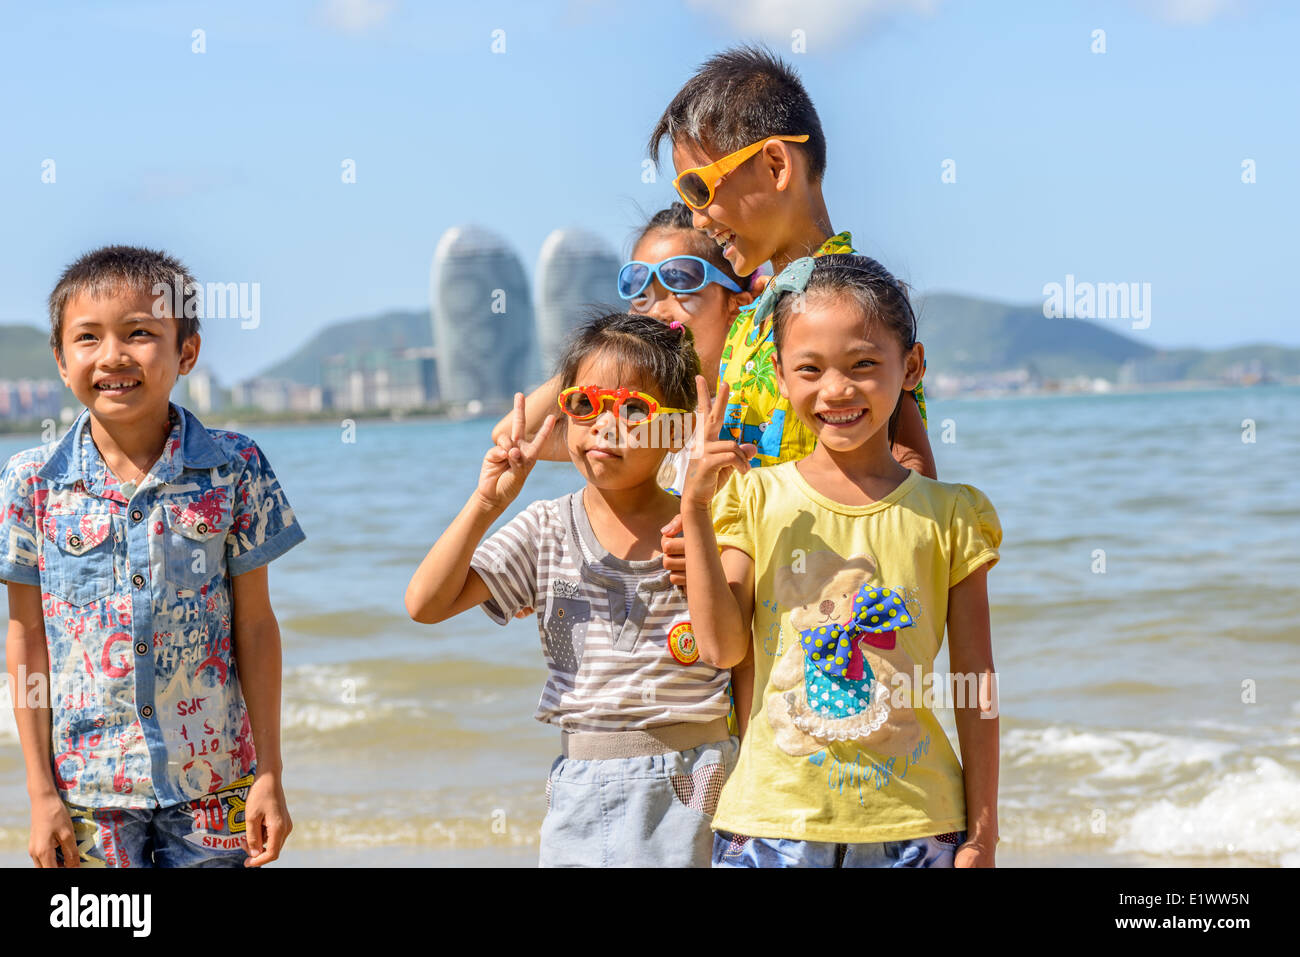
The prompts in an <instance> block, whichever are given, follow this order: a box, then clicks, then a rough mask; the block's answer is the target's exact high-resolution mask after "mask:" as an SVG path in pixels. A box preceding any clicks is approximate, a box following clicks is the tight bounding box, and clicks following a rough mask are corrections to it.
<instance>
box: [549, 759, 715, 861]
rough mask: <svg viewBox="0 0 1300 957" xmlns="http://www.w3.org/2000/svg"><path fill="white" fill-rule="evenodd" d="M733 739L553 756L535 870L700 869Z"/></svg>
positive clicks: (705, 857)
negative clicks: (629, 752)
mask: <svg viewBox="0 0 1300 957" xmlns="http://www.w3.org/2000/svg"><path fill="white" fill-rule="evenodd" d="M739 752H740V740H739V739H738V738H736V737H734V736H733V737H731V738H729V739H727V740H725V741H717V742H714V743H712V744H705V745H702V746H700V747H698V748H692V749H691V750H689V751H670V752H668V753H667V754H656V755H652V756H648V757H637V758H605V759H601V760H590V761H584V760H578V759H576V758H565V757H559V758H556V759H555V763H554V764H553V765H551V773H550V776H549V777H548V778H547V780H546V818H545V820H543V821H542V838H541V854H540V860H539V862H538V863H539V866H541V867H708V866H709V864H710V857H711V854H712V849H713V830H712V828H711V827H710V824H711V822H712V820H713V812H714V810H715V809H716V808H717V806H718V795H719V794H720V793H721V792H722V785H723V783H724V782H725V781H726V780H727V776H728V775H729V774H731V771H732V769H733V768H734V767H735V766H736V756H737V755H738V754H739Z"/></svg>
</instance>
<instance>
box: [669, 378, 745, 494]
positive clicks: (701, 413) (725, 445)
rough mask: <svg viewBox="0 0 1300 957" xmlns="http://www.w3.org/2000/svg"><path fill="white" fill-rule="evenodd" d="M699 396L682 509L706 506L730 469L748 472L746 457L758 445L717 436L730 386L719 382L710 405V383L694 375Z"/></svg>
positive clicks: (725, 408) (724, 415)
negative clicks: (715, 395) (715, 394)
mask: <svg viewBox="0 0 1300 957" xmlns="http://www.w3.org/2000/svg"><path fill="white" fill-rule="evenodd" d="M695 388H696V389H697V390H698V393H699V399H698V401H697V402H696V404H695V443H694V445H693V447H692V448H691V463H690V466H689V467H688V468H687V470H686V482H685V487H684V488H683V489H682V508H687V507H692V506H693V507H696V508H705V509H707V508H708V507H709V503H710V502H711V501H713V496H714V494H715V493H716V492H717V491H718V488H719V486H721V485H722V483H723V482H725V481H726V479H727V476H728V475H729V474H730V473H731V470H732V469H740V471H741V472H748V471H749V469H750V464H749V460H750V459H751V458H753V456H754V453H755V452H757V451H758V446H756V445H753V444H752V443H749V442H746V443H745V444H744V445H739V444H737V443H736V442H735V441H734V440H732V439H719V438H717V436H718V434H719V433H720V432H721V431H722V421H723V419H724V418H725V417H726V412H727V395H728V393H729V392H730V389H729V388H728V386H727V383H725V382H724V383H722V385H721V387H720V388H719V389H718V396H717V398H715V399H714V400H713V405H712V407H710V405H709V384H708V382H706V381H705V379H704V376H702V375H700V376H696V377H695Z"/></svg>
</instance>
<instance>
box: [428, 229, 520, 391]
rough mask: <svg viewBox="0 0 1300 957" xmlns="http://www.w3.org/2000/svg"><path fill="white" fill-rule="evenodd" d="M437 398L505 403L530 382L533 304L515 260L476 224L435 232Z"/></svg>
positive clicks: (432, 292) (496, 238)
mask: <svg viewBox="0 0 1300 957" xmlns="http://www.w3.org/2000/svg"><path fill="white" fill-rule="evenodd" d="M429 299H430V302H431V303H432V310H433V341H434V342H436V343H437V344H438V345H437V348H438V388H439V392H440V393H441V396H442V398H443V399H444V400H446V401H450V402H469V401H472V400H474V399H482V400H489V401H491V400H500V399H509V398H510V397H511V396H513V395H514V393H515V392H517V391H521V390H525V389H526V388H527V387H528V386H530V385H533V384H535V383H534V381H533V380H534V379H536V376H537V369H538V363H537V359H536V353H537V345H536V340H535V337H534V334H533V306H532V302H531V301H530V298H529V295H528V282H527V279H526V278H525V276H524V268H523V266H522V265H521V264H520V261H519V257H518V256H517V255H515V253H514V251H513V250H511V249H510V247H509V246H507V245H506V243H505V240H503V239H501V238H500V237H499V236H497V235H496V234H494V233H491V232H489V231H487V230H485V229H480V228H479V227H477V226H453V227H452V228H451V229H449V230H447V231H446V232H445V233H443V234H442V238H441V239H439V240H438V247H437V249H436V250H435V251H434V254H433V269H432V273H431V277H430V295H429Z"/></svg>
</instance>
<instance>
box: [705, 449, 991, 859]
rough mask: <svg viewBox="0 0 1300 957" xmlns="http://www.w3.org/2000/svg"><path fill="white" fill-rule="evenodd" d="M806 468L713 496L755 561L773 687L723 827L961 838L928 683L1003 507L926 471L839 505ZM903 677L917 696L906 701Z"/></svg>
mask: <svg viewBox="0 0 1300 957" xmlns="http://www.w3.org/2000/svg"><path fill="white" fill-rule="evenodd" d="M796 465H797V463H795V462H785V463H782V464H780V465H774V466H769V467H767V468H761V469H753V470H751V471H750V472H748V473H746V474H744V475H740V474H733V475H732V476H731V478H730V479H728V481H727V483H726V484H725V485H724V486H723V487H722V489H721V490H720V491H719V492H718V494H717V496H716V497H715V498H714V500H713V523H714V527H715V529H716V532H717V537H718V544H719V545H720V546H724V547H725V546H731V547H734V548H738V549H740V550H742V551H744V552H745V553H747V554H748V555H750V556H751V557H752V558H753V559H754V563H755V567H754V582H755V587H754V590H755V608H754V630H753V637H754V665H755V673H754V687H755V689H761V693H759V694H755V695H754V703H753V710H752V713H751V715H750V721H749V729H748V732H747V733H746V735H745V739H744V743H743V744H742V746H741V750H740V758H739V761H738V763H737V765H736V769H735V771H733V772H732V774H731V777H730V778H729V779H728V780H727V784H726V787H725V788H724V789H723V791H722V797H721V800H720V802H719V804H718V809H717V813H716V814H715V815H714V818H713V826H714V828H715V829H717V830H723V831H729V832H732V833H736V834H745V835H748V836H750V837H768V838H787V839H790V840H807V841H826V842H833V843H839V844H855V843H877V842H881V841H898V840H907V839H910V838H915V837H926V836H929V835H933V834H944V833H947V832H950V831H960V830H962V829H964V828H965V827H966V808H965V792H964V789H963V786H962V770H961V764H960V762H959V761H958V759H957V755H956V754H955V753H954V751H953V749H952V746H951V744H950V743H949V741H948V737H947V735H946V734H945V733H944V731H943V728H942V727H941V726H940V724H939V722H938V720H937V719H936V718H935V716H934V714H933V712H932V711H931V709H930V707H928V705H931V704H933V703H934V700H935V699H934V696H933V691H931V693H930V697H928V698H927V697H924V695H925V692H926V691H927V689H930V688H931V685H930V684H929V682H928V681H927V679H926V677H925V676H927V675H929V674H930V673H931V672H932V670H933V664H934V658H935V656H936V654H938V651H939V647H940V645H942V643H943V635H944V625H945V622H946V621H947V617H948V589H949V588H951V587H952V586H953V585H956V584H957V583H958V582H960V581H961V580H962V579H963V578H965V577H966V576H967V575H969V574H970V573H971V572H972V571H973V570H975V569H976V568H978V567H980V566H981V565H984V564H986V563H993V562H996V561H997V560H998V546H999V544H1000V543H1001V541H1002V527H1001V525H1000V524H999V522H998V517H997V513H996V512H995V511H994V510H993V505H992V504H991V503H990V502H989V500H988V498H987V497H986V496H985V495H984V493H983V492H981V491H979V489H976V488H974V487H972V486H970V485H956V484H951V483H948V482H936V481H934V480H933V479H928V478H926V477H924V476H923V475H921V474H920V473H919V472H912V473H910V474H909V475H908V477H907V478H906V479H904V480H903V482H902V483H901V484H900V485H899V486H898V488H896V489H894V491H892V492H891V493H890V494H889V495H887V496H885V497H884V498H882V499H880V500H879V501H877V502H873V503H872V504H870V505H861V506H851V505H841V504H840V503H838V502H833V501H831V500H830V499H828V498H826V497H825V496H824V495H822V494H820V493H819V492H817V491H816V490H815V489H813V487H812V486H811V485H809V484H808V482H807V481H806V480H805V479H804V478H803V476H802V475H800V474H799V470H798V468H797V467H796ZM846 625H850V626H851V627H847V628H846V627H845V626H846ZM846 636H847V637H846ZM839 641H843V642H844V643H843V644H838V642H839ZM837 644H838V648H837V647H836V646H837ZM853 644H856V645H857V646H858V651H857V653H856V654H852V653H850V651H849V650H848V649H849V648H850V646H851V645H853ZM805 646H806V648H807V649H808V650H807V651H805ZM818 649H822V650H820V651H819V650H818ZM824 650H831V651H832V652H835V651H838V652H840V654H836V655H834V662H838V664H836V663H834V662H832V661H831V658H832V655H823V651H824ZM814 657H817V658H819V659H821V660H820V661H813V658H814ZM917 668H919V669H920V674H921V679H920V681H919V683H918V682H917V680H916V669H917ZM900 674H901V675H905V676H906V678H907V680H908V686H909V687H910V686H913V685H914V686H915V687H916V690H917V694H916V695H915V696H913V695H910V694H905V693H903V692H902V691H899V692H898V693H897V694H896V693H895V691H896V689H898V688H899V684H898V682H897V681H895V679H894V676H895V675H900ZM945 686H946V683H944V684H941V685H940V694H941V695H943V696H945V697H946V692H945V691H943V690H942V689H943V688H944V687H945ZM939 700H942V698H940V699H939Z"/></svg>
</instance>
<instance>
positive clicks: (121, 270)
mask: <svg viewBox="0 0 1300 957" xmlns="http://www.w3.org/2000/svg"><path fill="white" fill-rule="evenodd" d="M160 285H161V286H164V287H165V288H166V289H167V290H169V292H168V293H166V294H165V297H164V298H165V301H166V303H167V312H168V314H171V313H174V312H175V311H176V308H175V302H176V300H177V299H179V301H180V304H181V310H180V315H178V316H173V318H174V319H175V320H176V346H177V348H179V347H180V346H182V345H184V344H185V340H186V339H188V338H189V337H190V336H192V335H196V334H197V333H198V331H199V314H200V313H201V312H202V309H203V301H202V293H201V291H200V290H199V285H198V283H197V282H196V281H195V279H194V276H193V275H191V274H190V271H189V270H188V269H186V268H185V264H184V263H182V262H181V261H180V260H179V259H177V258H175V257H174V256H169V255H168V254H167V253H165V252H162V251H160V250H153V249H143V248H141V247H138V246H103V247H101V248H99V249H95V250H92V251H91V252H88V253H86V254H84V255H83V256H81V257H80V258H79V259H77V260H76V261H75V262H74V263H72V264H71V265H70V266H68V268H67V269H65V270H63V275H62V276H60V277H59V281H58V282H57V283H56V284H55V286H54V291H53V292H51V293H50V300H49V305H50V346H51V348H53V349H54V351H55V352H57V353H58V354H59V355H60V356H62V355H63V310H64V309H65V308H66V306H67V305H68V302H69V300H71V299H72V298H73V297H74V296H78V295H83V294H88V295H90V296H91V298H94V299H99V298H101V297H103V296H107V295H111V294H112V293H115V292H119V291H121V290H122V289H128V290H131V291H133V292H147V293H148V294H149V295H157V293H156V292H155V289H156V288H157V287H158V286H160Z"/></svg>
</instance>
